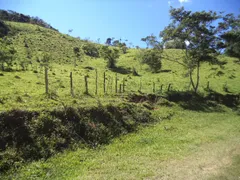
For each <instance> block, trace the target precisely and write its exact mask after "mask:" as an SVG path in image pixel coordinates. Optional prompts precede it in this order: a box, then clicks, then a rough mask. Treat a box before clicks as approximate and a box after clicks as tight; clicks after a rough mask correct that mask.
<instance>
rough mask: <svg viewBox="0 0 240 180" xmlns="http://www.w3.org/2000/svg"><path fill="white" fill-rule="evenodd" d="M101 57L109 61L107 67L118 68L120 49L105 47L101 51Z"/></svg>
mask: <svg viewBox="0 0 240 180" xmlns="http://www.w3.org/2000/svg"><path fill="white" fill-rule="evenodd" d="M101 56H102V57H103V58H104V59H105V60H107V67H108V68H110V69H113V68H115V67H116V61H117V59H118V58H119V51H118V49H112V48H109V47H108V46H103V47H102V49H101Z"/></svg>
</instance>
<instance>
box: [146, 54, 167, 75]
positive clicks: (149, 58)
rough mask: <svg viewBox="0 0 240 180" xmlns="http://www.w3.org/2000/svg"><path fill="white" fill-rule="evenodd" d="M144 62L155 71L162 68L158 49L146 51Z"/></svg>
mask: <svg viewBox="0 0 240 180" xmlns="http://www.w3.org/2000/svg"><path fill="white" fill-rule="evenodd" d="M142 63H144V64H147V65H148V66H149V67H150V69H151V71H152V72H153V73H157V72H158V71H159V70H160V69H161V68H162V62H161V56H160V55H159V53H158V51H156V50H148V51H146V52H144V55H143V57H142Z"/></svg>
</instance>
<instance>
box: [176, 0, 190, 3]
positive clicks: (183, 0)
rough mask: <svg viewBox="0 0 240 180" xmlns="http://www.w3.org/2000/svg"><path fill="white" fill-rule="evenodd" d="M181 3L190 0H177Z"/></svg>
mask: <svg viewBox="0 0 240 180" xmlns="http://www.w3.org/2000/svg"><path fill="white" fill-rule="evenodd" d="M178 1H179V2H180V3H181V4H182V3H187V2H190V0H178Z"/></svg>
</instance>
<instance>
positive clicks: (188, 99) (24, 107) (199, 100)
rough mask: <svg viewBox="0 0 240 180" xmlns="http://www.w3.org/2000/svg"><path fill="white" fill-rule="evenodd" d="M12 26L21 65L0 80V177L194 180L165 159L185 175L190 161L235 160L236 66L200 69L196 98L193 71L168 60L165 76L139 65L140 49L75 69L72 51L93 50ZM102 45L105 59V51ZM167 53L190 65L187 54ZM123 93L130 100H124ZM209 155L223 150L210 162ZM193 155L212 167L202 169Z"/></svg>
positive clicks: (86, 59)
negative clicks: (110, 63)
mask: <svg viewBox="0 0 240 180" xmlns="http://www.w3.org/2000/svg"><path fill="white" fill-rule="evenodd" d="M5 23H6V24H7V26H8V27H9V32H8V35H7V36H8V38H9V39H11V40H12V46H13V47H14V48H15V50H16V54H15V55H14V61H13V66H12V67H11V68H10V69H7V68H5V71H0V172H1V171H2V172H4V173H5V174H3V173H2V174H1V173H0V179H9V178H11V179H36V178H39V179H111V178H114V176H116V177H117V179H129V178H130V179H142V178H153V179H159V177H166V173H167V175H169V176H170V175H171V178H170V179H174V178H175V176H176V175H180V177H182V179H186V176H188V177H189V176H191V175H192V174H191V173H192V172H193V170H196V168H195V169H193V167H194V166H191V168H185V169H184V168H183V172H187V173H188V174H185V173H178V172H177V171H178V170H177V168H175V169H174V167H175V166H174V165H172V164H171V163H170V164H168V161H166V160H171V162H175V163H176V167H182V166H181V163H182V158H184V157H187V158H186V161H187V162H186V163H187V164H190V165H191V163H193V165H195V166H198V167H203V168H205V163H210V161H211V160H213V161H214V162H217V158H218V156H217V155H218V154H219V152H221V153H222V154H227V155H229V158H230V159H231V158H232V157H233V155H232V154H228V153H226V152H232V150H233V149H234V148H237V146H236V143H238V144H239V109H237V108H238V107H239V99H238V98H239V96H235V95H236V94H239V93H240V83H239V82H240V65H239V64H238V63H236V62H235V60H236V59H234V58H230V57H227V56H225V55H221V56H219V60H220V61H221V62H223V64H224V65H222V66H217V65H210V64H207V63H204V64H202V65H201V69H200V75H201V78H200V87H199V93H198V94H194V93H192V92H189V91H190V90H191V86H190V83H189V77H187V75H186V74H187V70H186V69H184V68H183V66H181V65H180V64H178V63H176V62H172V61H169V59H164V58H163V59H162V69H161V70H160V72H158V73H152V72H151V70H150V69H149V67H148V66H147V65H144V64H142V63H141V62H140V61H141V60H140V54H141V51H142V50H141V49H128V50H127V53H125V54H124V53H121V54H120V57H119V59H118V60H117V64H116V68H114V69H108V68H107V62H106V60H104V59H103V58H102V57H99V58H93V57H90V56H87V55H83V54H82V55H81V58H79V59H78V60H77V62H76V66H75V63H74V61H75V60H76V57H75V54H74V51H73V49H74V47H78V48H80V49H82V47H83V46H86V45H89V44H90V43H92V44H93V42H90V41H87V40H81V39H79V38H74V37H71V36H69V35H65V34H61V33H59V32H57V31H54V30H51V29H47V28H43V27H40V26H37V25H33V24H27V23H17V22H5ZM94 46H96V47H97V48H98V49H99V50H100V49H101V47H102V46H103V45H100V44H95V43H94ZM110 48H113V47H110ZM81 51H82V50H81ZM42 52H44V53H48V54H50V57H51V58H50V60H49V71H48V79H49V94H48V95H47V94H45V72H44V68H43V67H42V66H41V64H40V62H39V59H38V56H39V54H41V53H42ZM164 53H165V55H167V56H168V57H170V59H176V58H177V59H179V62H183V52H182V50H176V49H168V50H164ZM165 57H166V56H165ZM24 63H25V69H23V68H22V66H21V65H22V64H24ZM5 66H6V67H7V64H5ZM133 70H135V71H136V72H137V74H138V75H136V73H135V74H134V73H133ZM70 73H72V77H73V94H74V95H72V94H71V89H70V86H71V85H70ZM104 74H105V81H104ZM86 78H87V85H88V94H86V85H85V84H86V82H85V79H86ZM194 78H196V77H194ZM116 81H117V84H116ZM104 82H105V91H106V92H105V93H104ZM123 84H125V92H120V90H119V89H120V87H121V86H122V85H123ZM96 85H97V86H96ZM116 85H117V86H116ZM169 85H171V88H169V87H170V86H169ZM208 85H209V88H207V86H208ZM96 87H97V93H96ZM116 87H117V93H116V92H115V91H116V89H115V88H116ZM213 94H214V95H213ZM212 95H213V96H212ZM232 97H233V98H232ZM168 100H169V101H168ZM235 100H236V101H238V102H237V103H235ZM170 101H174V102H177V103H174V102H170ZM229 103H230V104H229ZM224 105H227V106H229V107H231V108H232V109H230V108H229V107H226V106H224ZM190 110H197V111H199V112H194V111H190ZM233 110H236V111H233ZM153 123H155V124H153ZM149 124H151V125H150V126H148V127H147V128H142V127H144V126H146V125H149ZM134 131H135V132H136V131H137V133H134ZM130 132H132V134H130V135H126V136H123V135H124V134H127V133H130ZM117 136H121V138H119V139H116V140H113V138H116V137H117ZM111 141H113V143H112V144H109V145H104V144H108V143H110V142H111ZM209 143H213V145H211V147H210V148H209V147H207V146H208V144H209ZM229 144H231V146H228V145H229ZM199 147H201V148H202V149H203V152H200V151H199ZM66 149H67V150H66ZM209 149H211V150H212V149H215V150H216V151H212V155H211V154H210V155H209V154H208V153H207V152H209ZM64 150H66V151H65V152H63V151H64ZM72 150H76V151H72ZM119 150H120V151H121V152H120V151H119ZM62 152H63V153H62ZM58 153H59V154H58ZM194 153H196V154H194ZM52 156H53V157H52ZM192 156H193V157H202V156H204V157H205V159H203V161H201V162H200V163H199V162H198V161H197V160H195V161H192ZM47 159H48V160H47ZM162 162H163V163H162ZM184 162H185V160H184ZM131 163H132V164H131ZM166 167H168V168H167V169H166ZM224 167H225V166H223V169H224ZM159 169H160V170H161V169H165V170H166V171H165V172H166V173H165V172H164V171H163V173H162V171H160V170H159ZM230 169H232V172H233V174H234V175H235V174H239V173H238V172H237V171H236V169H237V168H234V167H230ZM201 173H202V171H201V172H200V171H199V170H198V168H197V171H196V173H195V174H193V177H194V178H193V179H199V177H200V179H201V178H202V179H206V178H205V177H211V176H209V174H206V173H204V172H203V173H202V175H204V176H201ZM217 175H218V174H217ZM224 175H226V176H227V175H228V173H227V172H226V173H224ZM213 178H215V177H213ZM216 178H217V176H216ZM180 179H181V178H180Z"/></svg>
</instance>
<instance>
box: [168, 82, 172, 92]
mask: <svg viewBox="0 0 240 180" xmlns="http://www.w3.org/2000/svg"><path fill="white" fill-rule="evenodd" d="M171 85H172V84H171V83H170V84H169V85H168V92H169V91H170V90H171Z"/></svg>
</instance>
